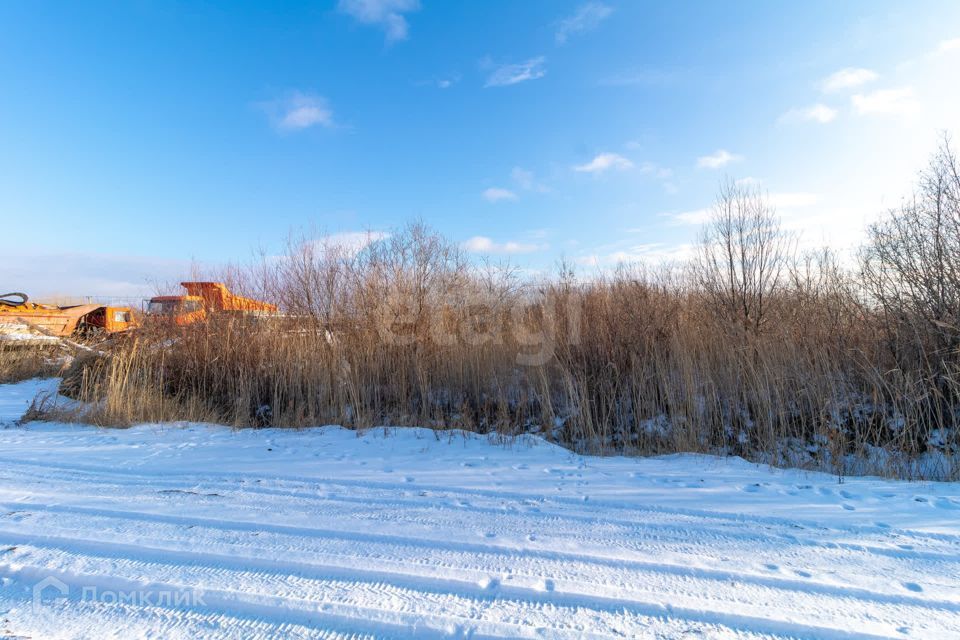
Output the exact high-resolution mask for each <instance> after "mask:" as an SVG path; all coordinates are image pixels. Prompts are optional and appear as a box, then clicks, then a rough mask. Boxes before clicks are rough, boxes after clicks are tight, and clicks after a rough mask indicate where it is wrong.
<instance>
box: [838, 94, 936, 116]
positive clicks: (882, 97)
mask: <svg viewBox="0 0 960 640" xmlns="http://www.w3.org/2000/svg"><path fill="white" fill-rule="evenodd" d="M850 100H851V102H852V103H853V108H854V109H855V110H856V112H857V113H858V114H860V115H869V114H880V115H903V114H909V113H913V112H915V111H917V110H918V109H919V108H920V103H919V102H918V101H917V99H916V98H915V97H914V93H913V88H911V87H900V88H898V89H880V90H878V91H874V92H872V93H867V94H861V93H858V94H856V95H854V96H853V97H852V98H851V99H850Z"/></svg>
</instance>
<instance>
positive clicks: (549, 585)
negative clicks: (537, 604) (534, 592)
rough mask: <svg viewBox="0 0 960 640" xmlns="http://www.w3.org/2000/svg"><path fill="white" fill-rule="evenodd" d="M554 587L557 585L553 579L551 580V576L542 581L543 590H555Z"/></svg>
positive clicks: (541, 588) (541, 587)
mask: <svg viewBox="0 0 960 640" xmlns="http://www.w3.org/2000/svg"><path fill="white" fill-rule="evenodd" d="M554 589H556V585H555V584H554V582H553V580H550V579H549V578H548V579H546V580H544V581H543V582H541V583H540V590H541V591H553V590H554Z"/></svg>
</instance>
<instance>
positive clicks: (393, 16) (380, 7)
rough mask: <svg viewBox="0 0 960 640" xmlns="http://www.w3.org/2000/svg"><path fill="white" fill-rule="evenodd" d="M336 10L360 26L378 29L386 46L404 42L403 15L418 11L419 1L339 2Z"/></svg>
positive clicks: (345, 0)
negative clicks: (382, 34) (382, 33)
mask: <svg viewBox="0 0 960 640" xmlns="http://www.w3.org/2000/svg"><path fill="white" fill-rule="evenodd" d="M337 9H338V10H339V11H340V12H341V13H345V14H347V15H349V16H350V17H352V18H353V19H354V20H356V21H357V22H359V23H361V24H368V25H373V26H376V27H380V28H381V29H383V31H384V32H385V33H386V38H387V44H392V43H394V42H399V41H400V40H406V39H407V35H408V32H409V26H408V25H407V19H406V18H405V17H404V15H403V14H405V13H410V12H411V11H417V10H418V9H420V1H419V0H340V2H338V3H337Z"/></svg>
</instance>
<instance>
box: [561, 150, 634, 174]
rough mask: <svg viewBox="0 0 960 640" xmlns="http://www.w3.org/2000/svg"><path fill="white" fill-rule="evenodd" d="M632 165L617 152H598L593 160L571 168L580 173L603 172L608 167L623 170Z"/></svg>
mask: <svg viewBox="0 0 960 640" xmlns="http://www.w3.org/2000/svg"><path fill="white" fill-rule="evenodd" d="M632 166H633V163H632V162H630V160H628V159H627V158H624V157H623V156H621V155H620V154H618V153H599V154H597V155H596V156H594V158H593V160H591V161H590V162H588V163H586V164H581V165H577V166H575V167H574V168H573V170H574V171H579V172H581V173H603V172H604V171H607V170H608V169H616V170H618V171H623V170H624V169H629V168H631V167H632Z"/></svg>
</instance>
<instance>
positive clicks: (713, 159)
mask: <svg viewBox="0 0 960 640" xmlns="http://www.w3.org/2000/svg"><path fill="white" fill-rule="evenodd" d="M741 160H743V156H739V155H737V154H735V153H730V152H729V151H727V150H726V149H717V150H716V151H714V152H713V153H711V154H710V155H707V156H700V157H699V158H697V166H698V167H699V168H701V169H720V168H722V167H725V166H727V165H728V164H730V163H731V162H740V161H741Z"/></svg>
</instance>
